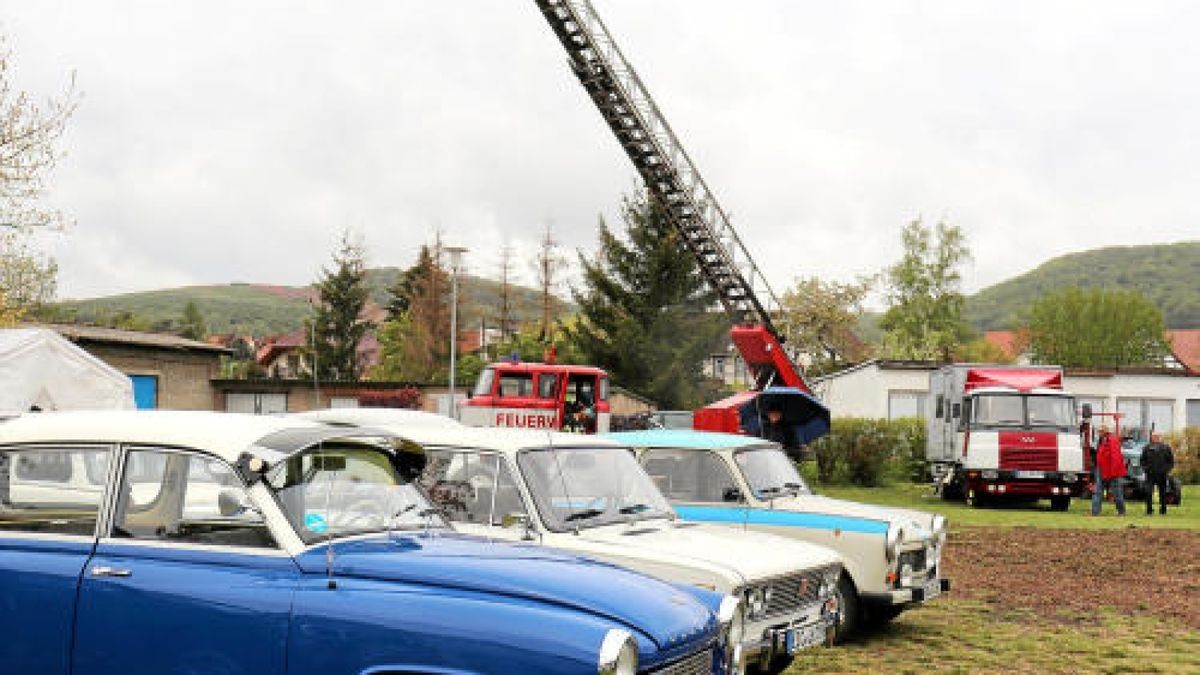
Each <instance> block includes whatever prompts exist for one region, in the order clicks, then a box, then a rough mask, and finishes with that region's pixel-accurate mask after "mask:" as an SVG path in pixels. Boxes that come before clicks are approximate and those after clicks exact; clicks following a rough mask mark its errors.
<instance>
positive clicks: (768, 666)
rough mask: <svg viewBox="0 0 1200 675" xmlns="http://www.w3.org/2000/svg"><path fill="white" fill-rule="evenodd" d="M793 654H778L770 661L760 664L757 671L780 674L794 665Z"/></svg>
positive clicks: (770, 674) (765, 673) (767, 674)
mask: <svg viewBox="0 0 1200 675" xmlns="http://www.w3.org/2000/svg"><path fill="white" fill-rule="evenodd" d="M792 658H793V657H791V656H776V657H774V658H772V659H771V661H770V662H769V663H760V664H758V668H757V672H759V673H762V674H763V675H779V674H780V673H782V672H783V671H785V670H787V669H788V666H790V665H792Z"/></svg>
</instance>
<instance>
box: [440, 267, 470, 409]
mask: <svg viewBox="0 0 1200 675" xmlns="http://www.w3.org/2000/svg"><path fill="white" fill-rule="evenodd" d="M445 251H446V253H448V254H449V255H450V403H449V407H450V417H451V418H452V419H458V411H457V410H456V409H455V407H454V394H455V389H456V382H455V380H456V379H457V378H456V377H455V376H456V375H457V372H456V366H457V364H456V363H455V356H456V354H457V352H458V270H459V268H460V267H461V266H462V256H463V253H466V252H467V249H466V248H464V247H462V246H447V247H446V248H445Z"/></svg>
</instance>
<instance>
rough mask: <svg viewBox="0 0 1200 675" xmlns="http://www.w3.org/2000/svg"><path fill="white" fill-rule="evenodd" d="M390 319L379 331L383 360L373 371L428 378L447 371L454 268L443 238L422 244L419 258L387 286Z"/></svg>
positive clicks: (393, 376)
mask: <svg viewBox="0 0 1200 675" xmlns="http://www.w3.org/2000/svg"><path fill="white" fill-rule="evenodd" d="M389 290H390V292H391V295H392V298H391V300H390V301H389V303H388V312H389V317H388V320H387V321H386V322H385V323H384V325H383V327H382V329H381V330H380V331H379V344H380V349H381V362H380V365H379V367H378V368H376V369H375V371H374V372H373V373H372V376H373V377H376V378H378V379H387V380H404V381H411V382H420V383H428V382H433V381H435V380H439V379H440V378H441V375H442V373H447V372H449V371H448V367H449V365H448V364H449V355H450V272H449V271H448V270H447V269H446V267H445V265H444V264H443V262H442V245H441V241H440V239H439V240H435V241H434V243H433V245H432V246H431V245H423V246H421V250H420V252H419V253H418V254H417V261H416V263H414V264H413V266H412V267H410V268H408V269H407V270H405V271H404V272H402V273H401V275H400V277H399V279H397V280H396V283H395V284H394V285H393V286H392V288H391V289H389Z"/></svg>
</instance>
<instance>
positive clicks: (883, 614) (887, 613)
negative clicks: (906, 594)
mask: <svg viewBox="0 0 1200 675" xmlns="http://www.w3.org/2000/svg"><path fill="white" fill-rule="evenodd" d="M903 611H904V605H889V606H880V607H872V608H871V611H869V612H867V616H866V619H867V620H866V625H868V626H870V627H871V628H876V629H877V628H882V627H884V626H886V625H887V624H888V623H890V622H891V621H892V619H895V618H896V617H898V616H900V613H901V612H903Z"/></svg>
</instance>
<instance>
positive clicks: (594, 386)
mask: <svg viewBox="0 0 1200 675" xmlns="http://www.w3.org/2000/svg"><path fill="white" fill-rule="evenodd" d="M552 358H553V357H552V356H551V357H550V359H548V360H552ZM458 412H459V419H460V421H462V422H463V423H464V424H468V425H470V426H475V427H517V428H523V429H548V430H551V431H557V430H560V429H561V430H565V431H577V432H580V433H604V432H606V431H608V427H609V422H610V420H611V419H612V414H611V409H610V408H609V403H608V373H606V372H604V371H603V370H601V369H599V368H593V367H591V366H574V365H559V364H556V363H552V362H551V363H526V362H521V361H502V362H499V363H492V364H489V365H488V366H487V367H486V368H484V369H483V371H482V372H481V373H480V374H479V379H478V380H477V381H476V383H475V390H474V391H473V392H472V393H471V397H470V398H469V399H467V401H466V403H464V404H463V406H462V408H460V409H459V411H458Z"/></svg>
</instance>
